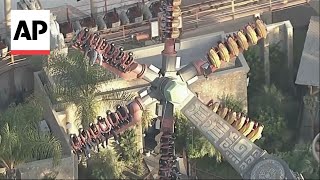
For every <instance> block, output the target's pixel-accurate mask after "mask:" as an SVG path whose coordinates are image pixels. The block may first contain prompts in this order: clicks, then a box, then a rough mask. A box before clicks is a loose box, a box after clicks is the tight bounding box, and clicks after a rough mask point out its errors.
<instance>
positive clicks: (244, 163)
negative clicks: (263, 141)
mask: <svg viewBox="0 0 320 180" xmlns="http://www.w3.org/2000/svg"><path fill="white" fill-rule="evenodd" d="M181 112H182V113H183V114H184V115H185V116H186V117H187V118H188V119H189V120H190V121H191V122H192V123H193V124H194V125H195V126H197V127H198V129H199V130H200V131H201V132H202V133H204V135H205V136H206V137H207V138H208V140H209V141H211V142H212V143H214V146H215V147H216V148H217V149H218V150H219V151H220V152H221V154H222V155H223V156H224V157H225V158H226V159H228V162H229V163H230V164H231V165H232V166H233V167H234V168H235V169H236V170H237V171H238V172H239V173H241V174H242V173H244V172H245V171H246V170H247V168H248V167H249V165H250V164H252V163H253V162H256V161H257V160H258V159H259V157H260V156H261V154H262V152H263V151H262V150H261V149H260V148H259V147H258V146H256V145H255V144H253V143H252V142H250V141H249V140H248V139H247V138H245V137H244V136H243V135H242V134H241V133H239V131H237V130H236V129H234V128H233V127H232V126H231V125H230V124H228V123H227V122H225V121H224V120H223V119H222V118H221V117H219V116H218V115H217V114H215V113H214V112H212V110H210V109H209V108H208V107H206V106H205V105H204V104H202V103H201V102H200V101H199V100H198V99H197V98H194V99H192V100H191V101H190V102H189V103H188V104H187V105H186V106H185V107H184V108H182V110H181Z"/></svg>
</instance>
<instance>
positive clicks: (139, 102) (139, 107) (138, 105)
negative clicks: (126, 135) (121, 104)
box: [116, 88, 156, 134]
mask: <svg viewBox="0 0 320 180" xmlns="http://www.w3.org/2000/svg"><path fill="white" fill-rule="evenodd" d="M146 89H147V88H146ZM155 101H156V99H154V98H153V97H152V92H150V91H149V92H148V93H147V94H146V95H145V96H143V97H141V96H140V97H136V98H134V99H133V100H132V101H131V102H129V103H128V105H127V106H126V109H127V110H128V111H127V112H128V113H129V116H130V117H131V118H132V120H131V122H130V123H128V124H127V125H124V126H122V127H121V128H120V129H118V130H117V131H116V133H117V134H119V133H122V132H124V131H125V130H127V129H128V128H130V127H132V126H134V125H136V124H137V123H140V121H141V118H142V113H143V111H144V110H145V109H146V107H147V106H149V105H150V104H152V103H154V102H155Z"/></svg>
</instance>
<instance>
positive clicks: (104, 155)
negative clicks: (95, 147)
mask: <svg viewBox="0 0 320 180" xmlns="http://www.w3.org/2000/svg"><path fill="white" fill-rule="evenodd" d="M124 169H125V163H124V162H123V161H121V160H120V159H119V156H118V155H117V154H116V152H115V151H114V150H105V151H102V152H100V153H97V154H93V156H92V158H91V159H90V160H89V164H88V170H89V175H90V177H91V178H93V179H121V178H124V177H123V171H124Z"/></svg>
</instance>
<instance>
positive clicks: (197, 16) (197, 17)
mask: <svg viewBox="0 0 320 180" xmlns="http://www.w3.org/2000/svg"><path fill="white" fill-rule="evenodd" d="M198 13H199V10H198V9H197V12H196V28H198V21H199V14H198Z"/></svg>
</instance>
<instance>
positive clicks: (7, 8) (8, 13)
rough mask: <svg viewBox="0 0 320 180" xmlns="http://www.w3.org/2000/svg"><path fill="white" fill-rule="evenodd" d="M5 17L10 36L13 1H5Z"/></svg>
mask: <svg viewBox="0 0 320 180" xmlns="http://www.w3.org/2000/svg"><path fill="white" fill-rule="evenodd" d="M4 17H5V25H6V32H7V34H10V27H11V0H4Z"/></svg>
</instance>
